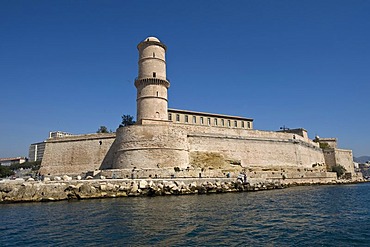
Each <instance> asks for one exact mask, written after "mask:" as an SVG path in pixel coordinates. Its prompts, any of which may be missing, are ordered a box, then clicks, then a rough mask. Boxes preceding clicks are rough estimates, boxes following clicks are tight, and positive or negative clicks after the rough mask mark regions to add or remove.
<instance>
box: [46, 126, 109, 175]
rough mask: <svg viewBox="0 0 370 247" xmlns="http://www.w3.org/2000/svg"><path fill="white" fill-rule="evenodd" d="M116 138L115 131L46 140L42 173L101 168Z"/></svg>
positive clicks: (53, 173) (69, 172)
mask: <svg viewBox="0 0 370 247" xmlns="http://www.w3.org/2000/svg"><path fill="white" fill-rule="evenodd" d="M115 138H116V134H115V133H106V134H88V135H78V136H68V137H59V138H50V139H48V140H47V141H46V146H45V152H44V157H43V159H42V163H41V168H40V171H39V172H40V173H41V174H43V175H49V174H50V175H55V174H81V173H83V172H87V171H93V170H96V169H99V168H100V167H101V166H102V164H104V162H105V160H106V158H107V153H108V150H109V149H110V147H111V146H112V143H113V141H114V140H115Z"/></svg>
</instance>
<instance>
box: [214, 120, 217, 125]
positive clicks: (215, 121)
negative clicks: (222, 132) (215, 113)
mask: <svg viewBox="0 0 370 247" xmlns="http://www.w3.org/2000/svg"><path fill="white" fill-rule="evenodd" d="M214 123H215V126H217V118H215V119H214Z"/></svg>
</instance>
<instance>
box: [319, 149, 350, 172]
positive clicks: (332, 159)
mask: <svg viewBox="0 0 370 247" xmlns="http://www.w3.org/2000/svg"><path fill="white" fill-rule="evenodd" d="M324 156H325V163H326V165H327V166H328V168H330V167H333V166H335V165H341V166H343V167H344V168H345V169H346V172H347V173H351V174H352V175H354V174H355V167H354V165H353V155H352V151H351V150H345V149H338V148H327V149H324Z"/></svg>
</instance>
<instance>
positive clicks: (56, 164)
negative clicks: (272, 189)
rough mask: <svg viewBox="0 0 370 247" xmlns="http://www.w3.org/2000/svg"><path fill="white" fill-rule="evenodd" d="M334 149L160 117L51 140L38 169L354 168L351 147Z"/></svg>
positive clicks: (295, 137)
mask: <svg viewBox="0 0 370 247" xmlns="http://www.w3.org/2000/svg"><path fill="white" fill-rule="evenodd" d="M333 152H334V153H335V155H333V154H328V153H327V154H325V155H324V153H323V151H322V149H320V148H319V144H318V143H316V142H313V141H312V140H310V139H308V137H307V134H306V133H303V134H302V135H300V134H297V133H285V132H272V131H259V130H250V129H237V128H221V127H220V128H218V127H210V126H196V125H187V124H181V123H178V124H176V123H171V122H161V121H158V122H153V123H152V124H147V125H132V126H126V127H121V128H119V129H117V136H116V134H115V133H109V134H90V135H80V136H72V137H62V138H51V139H48V140H47V141H46V147H45V154H44V159H43V161H42V165H41V169H40V173H41V174H44V175H49V174H50V175H60V174H81V173H86V172H88V171H94V170H109V169H114V170H117V169H124V170H126V171H127V174H126V175H125V176H124V177H127V176H131V171H132V170H135V169H136V171H138V170H140V169H141V170H142V171H144V170H148V171H150V173H148V174H152V173H153V174H158V176H167V175H169V174H172V173H173V172H171V171H173V169H174V168H175V167H178V168H179V169H181V173H184V174H183V175H182V176H185V177H186V176H197V175H198V174H199V173H202V174H204V176H207V177H212V175H214V176H223V175H224V174H225V173H227V172H231V173H232V174H234V175H236V174H237V173H238V171H242V170H243V171H247V173H248V175H249V176H252V177H253V176H254V177H256V178H257V177H260V176H262V177H265V176H267V177H274V176H277V177H281V176H282V175H281V174H284V177H287V178H289V177H303V176H307V173H306V172H307V171H309V172H325V171H326V169H325V168H323V167H325V166H324V164H325V163H326V164H327V165H329V166H330V165H332V164H335V162H336V163H338V162H339V164H341V165H343V166H345V168H346V169H347V171H349V172H352V171H353V165H352V160H351V157H352V156H351V154H352V153H351V151H350V150H338V149H335V150H334V151H333ZM331 157H332V158H331ZM189 169H190V171H189ZM161 171H163V172H162V173H163V174H161ZM186 171H188V172H186ZM252 171H253V172H252ZM255 171H257V173H258V174H257V173H255ZM253 173H254V174H253ZM270 173H271V174H270ZM144 174H146V173H145V172H144V173H143V176H145V175H144ZM179 174H180V173H178V175H179ZM263 174H266V175H263ZM312 174H313V173H312ZM262 177H261V178H262ZM315 177H317V176H316V175H315ZM325 177H327V176H326V175H325Z"/></svg>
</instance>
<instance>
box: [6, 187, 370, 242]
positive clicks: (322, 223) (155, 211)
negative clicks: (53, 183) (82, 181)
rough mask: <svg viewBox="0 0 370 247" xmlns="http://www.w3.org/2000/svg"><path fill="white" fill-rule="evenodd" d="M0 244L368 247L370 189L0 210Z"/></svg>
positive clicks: (287, 191)
mask: <svg viewBox="0 0 370 247" xmlns="http://www.w3.org/2000/svg"><path fill="white" fill-rule="evenodd" d="M0 246H370V183H366V184H352V185H330V186H305V187H293V188H287V189H283V190H270V191H260V192H242V193H225V194H211V195H188V196H163V197H125V198H113V199H94V200H81V201H77V200H75V201H60V202H45V203H18V204H0Z"/></svg>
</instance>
